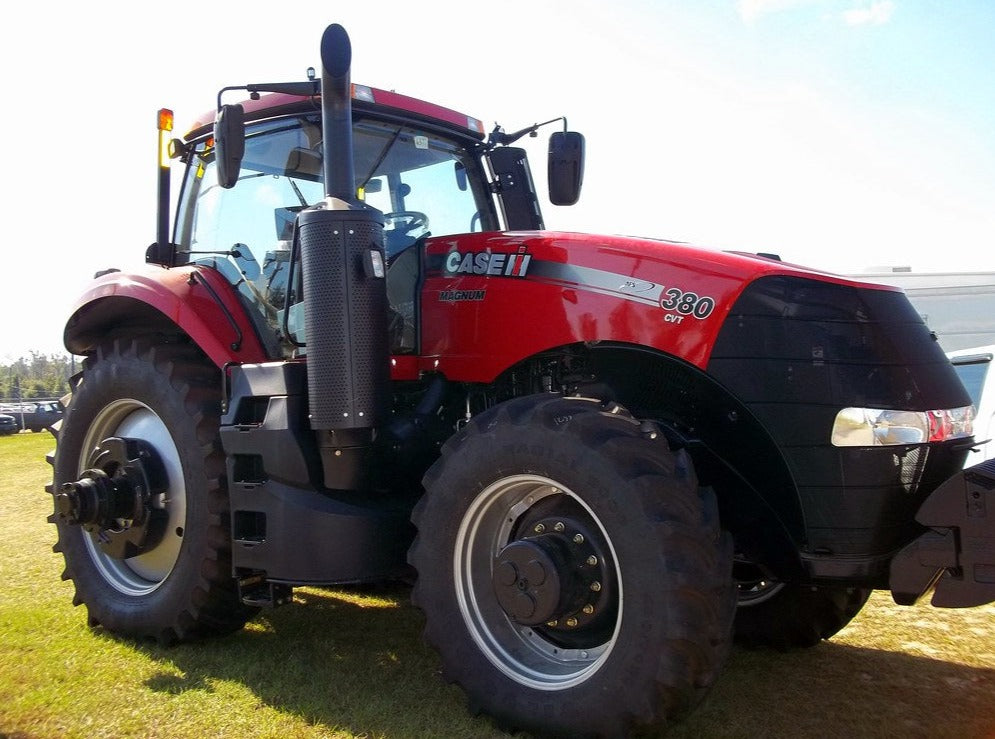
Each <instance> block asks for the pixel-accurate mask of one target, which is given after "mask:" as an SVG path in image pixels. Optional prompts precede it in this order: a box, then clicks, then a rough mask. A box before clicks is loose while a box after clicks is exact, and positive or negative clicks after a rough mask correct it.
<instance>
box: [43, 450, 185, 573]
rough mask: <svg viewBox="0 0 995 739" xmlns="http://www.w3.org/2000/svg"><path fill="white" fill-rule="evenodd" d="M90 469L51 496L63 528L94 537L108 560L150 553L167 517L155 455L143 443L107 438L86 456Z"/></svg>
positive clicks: (164, 481)
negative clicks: (70, 526) (67, 526)
mask: <svg viewBox="0 0 995 739" xmlns="http://www.w3.org/2000/svg"><path fill="white" fill-rule="evenodd" d="M88 464H89V465H90V468H89V469H87V470H86V471H84V472H83V474H82V476H81V477H80V479H78V480H76V481H75V482H67V483H64V484H63V485H62V486H61V487H60V488H59V491H58V492H57V493H56V494H55V512H56V513H57V514H58V515H59V517H60V518H62V519H63V520H64V521H65V522H66V523H69V524H75V525H80V526H82V527H83V528H84V529H86V530H87V531H89V532H91V533H93V534H96V543H97V545H98V546H99V547H100V548H101V550H103V551H104V552H105V553H106V554H107V555H108V556H110V557H114V558H115V559H127V558H129V557H134V556H137V555H138V554H140V553H141V552H142V551H144V550H146V549H148V548H151V547H154V546H155V545H156V543H158V541H159V540H160V539H161V537H162V533H163V527H164V524H165V520H166V517H165V515H164V511H163V507H164V505H165V501H164V500H163V499H162V498H163V494H164V493H165V491H166V489H167V487H168V480H167V478H166V473H165V469H164V467H163V465H162V462H161V460H160V459H159V457H158V455H157V454H156V452H155V449H154V448H153V447H152V446H151V445H149V444H148V443H147V442H145V441H143V440H142V439H128V438H119V437H110V438H107V439H104V440H103V441H102V442H100V444H99V445H98V446H97V448H96V449H94V450H93V452H92V453H91V454H90V458H89V460H88Z"/></svg>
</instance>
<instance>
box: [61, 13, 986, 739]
mask: <svg viewBox="0 0 995 739" xmlns="http://www.w3.org/2000/svg"><path fill="white" fill-rule="evenodd" d="M350 58H351V47H350V44H349V39H348V36H347V35H346V34H345V31H344V30H343V29H342V28H341V26H338V25H332V26H329V27H328V29H326V31H325V33H324V36H323V37H322V43H321V59H322V67H323V68H322V71H321V75H320V79H317V78H316V76H315V75H314V74H310V75H309V77H310V79H309V80H307V81H305V82H299V83H276V84H259V85H247V86H244V87H237V88H224V89H223V90H222V91H221V93H219V96H218V111H217V115H216V117H215V118H214V119H213V120H210V121H205V122H203V123H199V124H197V125H195V126H194V127H193V129H192V130H191V131H190V132H189V133H188V134H187V136H186V137H185V138H183V139H182V140H179V139H177V140H173V141H172V142H171V143H170V145H169V149H170V151H171V153H172V155H173V156H174V157H175V158H178V159H179V160H180V161H181V162H183V163H184V164H185V165H186V174H185V178H184V180H183V185H182V189H181V191H180V193H179V198H178V202H177V204H176V208H175V211H171V208H170V196H169V186H168V183H169V175H168V170H167V169H166V165H165V163H163V164H161V165H160V170H159V172H160V197H159V201H160V205H159V226H158V238H157V241H156V242H155V243H154V244H153V245H152V246H151V247H149V248H148V251H147V259H146V261H147V263H148V264H147V266H146V267H144V268H142V269H140V270H138V271H136V272H134V273H123V272H119V271H116V270H115V271H108V272H107V273H105V274H102V275H100V276H98V277H97V278H96V279H95V280H94V282H93V283H92V284H91V286H90V287H89V289H88V290H87V291H86V292H85V294H84V295H83V296H82V297H81V298H80V299H79V301H78V303H77V305H76V306H75V308H74V312H73V313H72V315H71V317H70V319H69V321H68V324H67V326H66V330H65V343H66V346H67V348H68V349H69V350H70V351H72V352H73V353H75V354H78V355H85V357H86V359H85V362H84V369H83V371H82V372H81V373H80V375H78V376H77V377H76V378H74V389H73V393H72V397H71V399H70V400H69V402H68V408H67V411H66V414H65V417H64V419H63V422H62V424H61V428H60V429H59V430H58V431H57V434H58V438H57V448H56V451H55V455H54V459H53V460H52V461H53V464H54V468H55V474H54V484H53V485H52V487H51V489H50V492H52V494H53V496H54V503H55V513H54V515H53V516H52V519H51V520H52V521H53V522H54V523H55V525H56V527H57V529H58V543H57V545H56V551H59V552H61V553H62V554H63V556H64V558H65V562H66V570H65V575H64V576H65V577H66V578H69V579H72V581H73V582H74V584H75V589H76V596H75V600H74V602H76V603H82V604H85V605H86V607H87V610H88V613H89V622H90V623H91V624H92V625H100V626H102V627H103V628H105V629H108V630H110V631H112V632H115V633H118V634H124V635H130V636H133V637H139V638H141V637H152V638H156V639H158V640H160V641H161V642H164V643H170V642H174V641H177V640H185V639H190V638H195V637H202V636H204V635H210V634H223V633H226V632H231V631H234V630H237V629H239V628H240V627H241V626H242V625H243V624H244V623H245V622H246V621H247V620H248V619H251V618H252V617H253V615H254V614H255V613H256V612H257V609H259V608H260V607H263V606H272V605H277V604H283V603H288V602H290V601H291V600H292V589H293V588H294V587H295V586H305V585H307V586H324V585H333V584H342V583H362V582H369V581H382V580H390V579H393V578H411V577H414V578H416V579H415V584H414V587H413V591H412V592H413V595H412V597H413V600H414V602H415V603H416V604H417V606H418V607H419V608H420V609H421V610H422V611H423V612H424V615H425V619H426V627H425V636H426V638H427V641H428V642H429V643H430V644H431V645H432V646H433V647H434V648H435V649H436V650H437V651H438V653H439V655H440V658H441V662H442V666H443V672H444V675H445V676H446V678H447V679H449V680H451V681H455V682H457V683H458V684H459V685H460V686H461V687H462V688H463V689H464V691H465V692H466V693H467V694H468V696H469V701H470V704H471V706H472V707H473V708H474V709H475V710H480V711H483V712H485V713H487V714H489V715H491V716H492V717H494V718H495V719H496V721H497V722H498V724H499V725H500V726H502V727H506V728H525V729H528V730H531V731H534V732H539V733H547V732H548V733H558V734H569V735H586V734H606V735H618V734H625V733H627V732H629V731H630V730H633V729H637V728H642V727H647V726H656V727H661V726H666V725H668V724H669V723H671V722H672V721H674V720H677V719H679V718H680V717H681V716H682V715H684V714H685V713H686V712H687V711H688V710H689V709H691V708H692V707H693V706H694V705H695V703H696V702H697V701H698V700H699V699H700V698H701V697H702V696H703V694H704V693H705V692H706V691H707V689H708V688H709V686H710V685H712V683H713V682H714V681H715V679H716V676H717V675H718V674H719V672H720V669H721V667H722V664H723V661H724V659H725V657H726V655H727V653H728V651H729V649H730V645H731V643H732V642H733V641H734V640H737V641H739V642H741V643H744V644H747V645H756V646H772V647H776V648H788V647H806V646H812V645H814V644H816V643H818V642H819V641H820V640H821V639H826V638H829V637H831V636H832V635H833V634H834V633H836V632H837V631H838V630H839V629H841V628H842V627H843V626H844V625H846V624H847V622H848V621H850V619H851V618H853V616H854V615H855V614H856V613H857V612H858V611H859V610H860V608H861V606H862V605H863V604H864V602H865V601H866V599H867V598H868V595H869V593H870V592H871V590H872V589H875V588H879V589H890V590H891V591H892V592H893V594H894V597H895V599H896V600H897V601H898V602H900V603H912V602H914V601H916V600H917V599H918V598H919V597H920V596H922V595H923V594H925V593H926V592H928V591H929V590H930V589H934V590H935V592H934V594H933V602H934V604H936V605H942V606H972V605H978V604H982V603H986V602H990V601H992V600H993V599H995V556H993V551H995V549H993V532H992V525H991V519H990V518H988V517H987V513H988V512H993V515H995V494H993V492H992V489H993V485H995V470H993V468H992V467H991V466H988V467H975V468H971V469H968V470H966V471H962V465H963V463H964V460H965V458H966V456H967V455H968V453H969V450H970V449H971V447H972V446H973V445H974V444H975V440H974V438H973V436H972V430H971V418H972V408H971V405H970V400H969V398H968V396H967V393H966V392H965V390H964V388H963V386H962V385H961V383H960V382H959V381H958V379H957V377H956V375H955V374H954V371H953V369H952V367H951V365H950V362H949V361H948V360H947V358H946V356H945V355H944V353H943V351H942V350H941V349H940V347H939V346H938V345H937V343H936V341H935V340H934V337H933V336H932V335H931V334H930V332H929V330H928V329H927V328H926V326H925V325H924V324H923V321H922V320H921V318H920V317H919V315H917V313H916V312H915V311H914V310H913V309H912V307H911V306H910V304H909V302H908V300H907V299H906V297H905V295H904V294H903V293H902V292H901V291H899V290H896V289H893V288H886V287H881V286H874V285H868V284H861V283H859V282H855V281H853V280H849V279H844V278H841V277H836V276H832V275H827V274H822V273H816V272H811V271H808V270H805V269H802V268H800V267H796V266H791V265H788V264H784V263H781V262H779V261H777V260H776V259H771V258H764V257H760V256H756V255H749V254H734V253H720V252H716V251H710V250H704V249H698V248H693V247H691V246H687V245H682V244H676V243H668V242H663V241H655V240H648V239H636V238H622V237H617V236H595V235H584V234H575V233H560V232H554V231H549V230H546V229H545V228H544V224H543V219H542V215H541V212H540V208H539V204H538V203H539V201H538V198H537V194H536V191H535V187H534V184H533V180H532V177H531V175H530V171H529V167H528V164H527V160H526V156H525V152H524V151H523V150H522V149H519V148H516V147H514V146H512V144H513V143H514V142H515V141H516V139H518V138H520V137H522V136H524V135H526V134H535V132H536V130H537V129H538V128H539V127H540V125H544V124H536V125H534V126H530V127H528V128H526V129H523V130H522V131H518V132H516V133H505V132H504V131H503V130H502V129H500V128H495V130H494V131H493V132H492V133H491V134H490V135H489V136H488V135H485V132H484V129H483V127H482V125H481V124H480V122H479V121H477V120H475V119H473V118H469V117H467V116H465V115H462V114H459V113H456V112H454V111H452V110H449V109H446V108H442V107H439V106H436V105H432V104H429V103H426V102H421V101H418V100H414V99H411V98H409V97H405V96H403V95H400V94H395V93H393V92H386V91H383V90H378V89H372V88H369V87H363V86H360V85H352V84H351V82H350V72H349V65H350ZM237 91H241V93H242V95H241V97H246V98H248V99H247V100H246V101H245V102H244V103H242V104H237V105H236V104H230V103H223V102H222V100H223V97H225V96H230V95H231V94H232V93H233V92H237ZM161 117H162V118H164V119H165V118H166V116H165V115H163V116H161ZM558 120H561V119H558ZM548 123H553V122H548ZM564 127H565V124H564ZM168 128H169V126H168V125H163V126H161V127H160V135H159V145H160V156H161V158H162V160H163V162H164V161H165V157H164V156H163V151H164V149H165V148H166V144H165V142H166V137H167V136H168V134H167V133H166V129H168ZM583 150H584V146H583V139H582V138H581V137H580V136H579V135H578V134H576V133H572V132H567V131H556V132H555V133H553V134H552V135H551V136H550V139H549V162H548V173H549V189H550V200H551V201H552V202H553V203H556V204H572V203H573V202H575V201H576V200H577V198H578V195H579V190H580V185H581V179H582V171H583V169H582V165H583ZM171 212H172V214H173V218H174V220H173V224H172V234H171V235H170V234H169V218H170V213H171Z"/></svg>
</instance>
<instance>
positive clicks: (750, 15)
mask: <svg viewBox="0 0 995 739" xmlns="http://www.w3.org/2000/svg"><path fill="white" fill-rule="evenodd" d="M812 3H813V0H739V2H737V3H736V10H738V11H739V17H740V18H742V19H743V20H744V21H745V22H746V23H753V22H754V21H756V20H757V18H759V17H760V16H763V15H770V14H771V13H777V12H780V11H782V10H790V9H791V8H797V7H799V6H801V5H811V4H812Z"/></svg>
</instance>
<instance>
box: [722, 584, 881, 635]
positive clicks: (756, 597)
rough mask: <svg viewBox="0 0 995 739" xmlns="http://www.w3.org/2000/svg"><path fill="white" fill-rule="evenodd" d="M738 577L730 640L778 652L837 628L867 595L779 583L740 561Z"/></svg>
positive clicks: (846, 589) (841, 588)
mask: <svg viewBox="0 0 995 739" xmlns="http://www.w3.org/2000/svg"><path fill="white" fill-rule="evenodd" d="M737 566H738V567H740V566H742V567H743V570H744V571H745V572H747V573H751V574H749V575H744V576H741V577H739V578H738V580H737V586H738V590H739V603H738V607H737V609H736V621H735V641H736V643H737V644H741V645H742V646H744V647H748V648H771V649H778V650H781V651H787V650H789V649H798V648H807V647H814V646H815V645H816V644H819V643H820V642H821V641H823V640H824V639H829V638H830V637H832V636H834V635H835V634H836V633H837V632H839V631H840V630H841V629H842V628H843V627H844V626H846V625H847V624H848V623H850V621H851V620H852V619H853V617H854V616H856V615H857V614H858V613H859V612H860V609H861V608H863V606H864V604H865V603H866V602H867V599H868V598H869V597H870V595H871V590H869V589H866V588H853V587H846V586H833V585H806V584H801V583H784V582H780V581H778V580H777V579H774V578H771V577H769V576H768V575H766V574H763V575H761V574H757V573H759V572H760V570H759V568H757V567H756V566H755V565H752V564H745V566H743V565H741V564H738V565H737Z"/></svg>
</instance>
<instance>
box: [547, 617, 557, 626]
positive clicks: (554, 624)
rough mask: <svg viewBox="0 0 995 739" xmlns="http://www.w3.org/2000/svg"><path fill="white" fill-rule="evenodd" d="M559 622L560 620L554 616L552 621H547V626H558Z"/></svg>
mask: <svg viewBox="0 0 995 739" xmlns="http://www.w3.org/2000/svg"><path fill="white" fill-rule="evenodd" d="M558 623H559V621H557V620H556V619H555V618H554V619H553V620H552V621H547V622H546V626H549V627H555V626H556V624H558Z"/></svg>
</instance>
